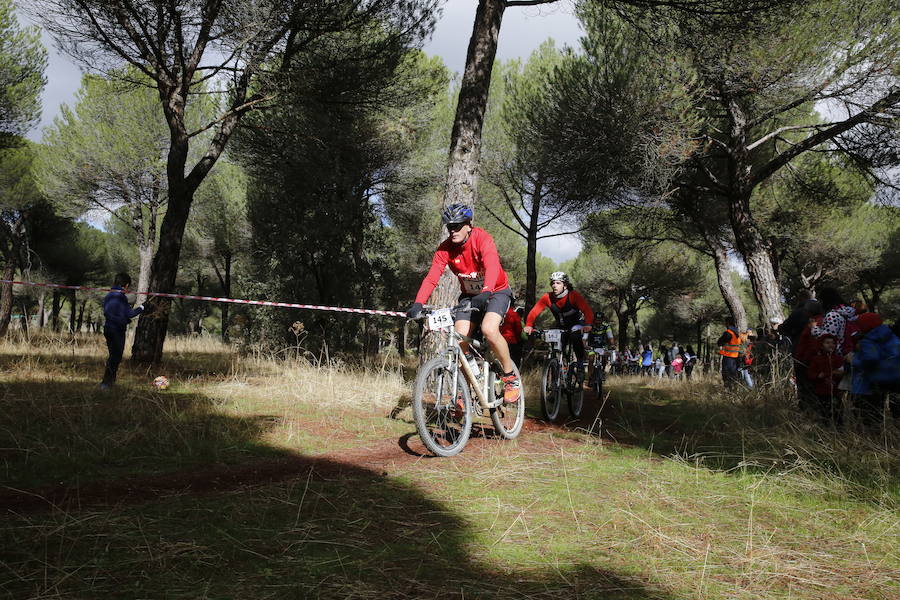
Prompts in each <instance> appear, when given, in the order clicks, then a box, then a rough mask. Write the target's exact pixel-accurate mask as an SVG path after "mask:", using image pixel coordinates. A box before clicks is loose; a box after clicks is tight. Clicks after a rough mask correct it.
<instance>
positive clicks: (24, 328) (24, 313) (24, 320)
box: [22, 298, 30, 339]
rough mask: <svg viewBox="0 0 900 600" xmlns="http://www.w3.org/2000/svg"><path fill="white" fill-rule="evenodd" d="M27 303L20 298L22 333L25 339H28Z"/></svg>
mask: <svg viewBox="0 0 900 600" xmlns="http://www.w3.org/2000/svg"><path fill="white" fill-rule="evenodd" d="M28 320H29V316H28V302H26V300H25V298H22V333H24V334H25V339H28V325H30V323H29V322H28Z"/></svg>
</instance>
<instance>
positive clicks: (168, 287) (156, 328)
mask: <svg viewBox="0 0 900 600" xmlns="http://www.w3.org/2000/svg"><path fill="white" fill-rule="evenodd" d="M170 182H171V179H170ZM192 194H193V191H192V190H188V189H185V185H184V183H183V181H178V182H177V185H175V186H172V185H171V183H170V186H169V203H168V210H167V211H166V216H165V217H163V222H162V225H161V227H160V230H159V247H158V249H157V251H156V254H155V255H154V257H153V263H152V265H151V268H150V282H149V286H150V288H151V289H153V290H154V291H159V292H171V291H172V290H173V289H175V278H176V276H177V275H178V260H179V258H180V257H181V244H182V240H183V238H184V228H185V226H186V225H187V219H188V214H189V213H190V207H191V200H192V199H193V197H192ZM154 303H155V305H156V310H155V311H154V312H153V313H152V316H145V315H141V316H140V318H139V319H138V325H137V331H135V335H134V343H133V344H132V346H131V357H132V359H133V360H135V361H137V362H140V363H158V362H159V361H160V360H161V359H162V350H163V344H164V343H165V341H166V330H167V329H168V326H169V309H170V307H171V305H172V300H171V299H169V298H156V299H155V300H154Z"/></svg>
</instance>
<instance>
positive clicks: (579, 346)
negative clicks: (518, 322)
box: [525, 271, 594, 377]
mask: <svg viewBox="0 0 900 600" xmlns="http://www.w3.org/2000/svg"><path fill="white" fill-rule="evenodd" d="M550 290H551V291H550V292H549V293H547V294H544V295H543V296H541V299H540V300H538V301H537V304H535V305H534V308H532V309H531V312H530V313H528V316H527V317H526V318H525V333H526V334H530V333H531V332H532V331H533V330H534V320H535V319H537V318H538V315H540V314H541V313H542V312H544V309H546V308H549V309H550V311H551V312H552V313H553V316H554V317H555V318H556V326H557V327H558V328H559V329H562V330H563V345H564V346H565V345H566V344H572V350H574V351H575V358H577V359H578V370H579V372H580V374H581V377H584V367H583V365H584V341H583V340H582V339H581V337H582V334H584V333H587V332H589V331H590V330H591V329H592V327H591V325H590V324H591V323H593V322H594V311H593V310H591V307H590V305H589V304H588V303H587V300H585V299H584V296H582V295H581V294H579V293H578V292H576V291H575V290H574V289H573V288H572V282H571V281H569V276H568V275H566V274H565V273H563V272H562V271H556V272H554V273H551V274H550Z"/></svg>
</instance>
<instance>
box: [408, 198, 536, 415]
mask: <svg viewBox="0 0 900 600" xmlns="http://www.w3.org/2000/svg"><path fill="white" fill-rule="evenodd" d="M472 216H473V212H472V209H471V208H470V207H468V206H466V205H465V204H451V205H450V206H448V207H447V208H446V209H444V211H443V212H442V213H441V220H442V221H443V223H444V225H445V226H446V227H447V232H448V233H449V236H448V237H447V239H446V240H444V241H443V242H441V245H440V246H438V249H437V252H435V253H434V258H433V259H432V261H431V269H430V270H429V271H428V274H427V275H426V276H425V279H424V280H423V281H422V285H421V287H419V293H418V294H416V301H415V302H414V303H413V305H412V306H410V308H409V310H408V311H407V312H406V316H407V317H409V318H410V319H417V318H419V317H420V316H421V315H422V311H423V305H424V303H425V302H427V301H428V298H430V297H431V293H432V292H433V291H434V288H435V287H437V284H438V281H440V279H441V274H442V273H443V272H444V269H445V268H446V267H450V271H451V272H453V274H454V275H456V278H457V279H458V280H459V287H460V290H461V292H462V293H461V294H460V297H459V299H460V300H463V299H464V298H469V299H470V301H471V305H472V307H473V308H477V309H479V310H480V312H474V313H473V312H470V311H467V312H458V313H456V316H455V317H454V321H455V323H454V328H455V329H456V331H457V332H458V333H460V334H462V335H465V336H468V337H471V335H472V332H473V331H474V329H475V327H476V326H477V325H478V322H479V321H480V322H481V332H482V333H483V334H484V338H485V340H487V343H488V345H489V346H490V347H491V350H492V351H493V353H494V356H495V357H496V358H497V359H498V360H499V361H500V365H501V366H502V368H503V371H504V374H503V376H502V378H501V380H502V381H503V401H504V402H506V403H510V404H511V403H513V402H516V401H518V399H519V389H520V387H521V382H520V380H519V377H518V376H517V375H516V373H515V371H514V365H513V361H512V359H511V358H510V355H509V347H508V346H507V344H506V340H505V339H503V335H502V334H501V333H500V323H501V322H502V321H503V317H504V315H506V313H507V311H508V310H509V307H510V305H511V304H512V300H513V295H512V290H511V289H510V288H509V280H508V278H507V277H506V273H505V272H504V271H503V267H502V266H501V265H500V256H499V255H498V254H497V246H496V245H495V244H494V238H492V237H491V234H489V233H488V232H487V231H485V230H484V229H481V228H479V227H473V226H472ZM461 346H463V350H464V351H467V352H468V346H467V345H465V344H461Z"/></svg>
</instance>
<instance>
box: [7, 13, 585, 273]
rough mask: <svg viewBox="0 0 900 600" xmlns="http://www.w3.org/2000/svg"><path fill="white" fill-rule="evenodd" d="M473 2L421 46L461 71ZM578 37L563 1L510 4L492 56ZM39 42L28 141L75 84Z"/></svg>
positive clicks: (550, 248) (553, 248) (549, 243)
mask: <svg viewBox="0 0 900 600" xmlns="http://www.w3.org/2000/svg"><path fill="white" fill-rule="evenodd" d="M477 5H478V0H447V1H446V3H445V4H444V11H443V15H442V16H441V19H440V21H438V24H437V28H436V29H435V32H434V35H433V36H432V38H431V40H430V41H429V42H428V43H427V44H426V45H425V51H426V52H428V53H429V54H437V55H438V56H440V57H441V58H443V59H444V62H445V63H446V64H447V66H448V67H449V68H450V70H451V71H455V72H458V73H461V72H462V70H463V66H464V65H465V60H466V49H467V47H468V43H469V36H470V34H471V33H472V23H473V20H474V18H475V8H476V7H477ZM19 18H20V19H21V20H22V22H23V23H29V22H30V21H29V19H28V17H27V16H26V15H24V14H22V13H21V12H20V13H19ZM580 36H581V30H580V28H579V26H578V22H577V20H576V19H575V16H574V14H573V12H572V5H571V3H570V2H568V1H566V0H563V1H562V2H558V3H556V4H552V5H550V6H535V7H516V8H510V9H508V10H507V11H506V13H505V15H504V17H503V26H502V27H501V29H500V45H499V48H498V50H497V58H498V59H500V60H508V59H510V58H517V57H519V58H527V57H528V55H529V54H531V52H532V51H533V50H534V49H535V48H537V47H538V46H539V45H540V44H541V43H542V42H543V41H544V40H546V39H547V38H553V39H554V40H556V42H557V45H559V46H562V45H569V46H575V45H577V43H578V38H579V37H580ZM44 44H45V45H46V46H47V49H48V50H49V52H50V61H49V66H48V68H47V87H46V88H45V89H44V95H43V101H44V111H43V115H42V119H41V123H40V125H38V127H36V128H35V129H34V130H33V131H32V132H31V133H30V134H29V136H28V137H30V138H31V139H33V140H40V137H41V130H42V129H43V128H44V127H46V126H47V125H49V124H51V123H52V122H53V118H54V117H55V116H56V115H58V114H59V106H60V104H63V103H65V104H69V105H71V104H72V103H73V101H74V96H75V91H76V90H77V89H78V87H79V85H80V84H81V71H80V70H79V68H78V67H77V66H76V65H75V64H74V63H73V62H72V61H71V60H69V58H68V57H66V56H64V55H62V54H59V53H58V52H56V50H55V48H54V47H53V43H52V40H51V39H50V38H49V37H48V36H46V35H45V36H44ZM579 249H580V242H579V240H578V239H577V237H576V236H560V237H556V238H551V239H550V240H546V241H542V242H539V243H538V250H539V251H540V252H541V254H544V255H545V256H549V257H550V258H552V259H553V260H556V261H557V262H559V261H563V260H568V259H570V258H574V257H575V255H576V254H578V251H579Z"/></svg>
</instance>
